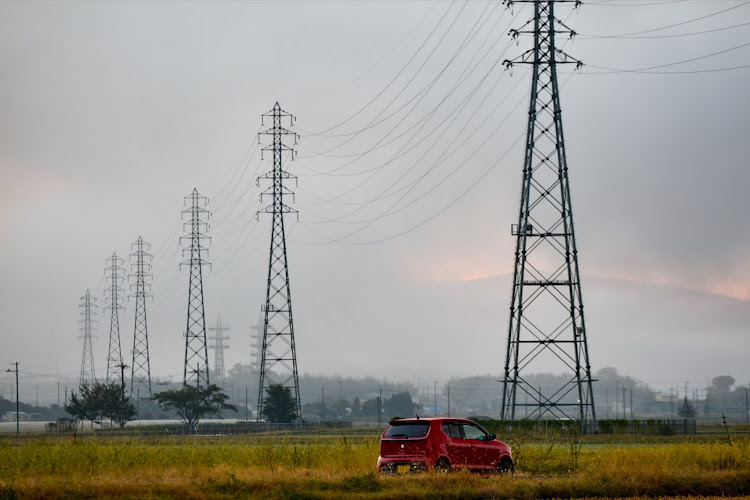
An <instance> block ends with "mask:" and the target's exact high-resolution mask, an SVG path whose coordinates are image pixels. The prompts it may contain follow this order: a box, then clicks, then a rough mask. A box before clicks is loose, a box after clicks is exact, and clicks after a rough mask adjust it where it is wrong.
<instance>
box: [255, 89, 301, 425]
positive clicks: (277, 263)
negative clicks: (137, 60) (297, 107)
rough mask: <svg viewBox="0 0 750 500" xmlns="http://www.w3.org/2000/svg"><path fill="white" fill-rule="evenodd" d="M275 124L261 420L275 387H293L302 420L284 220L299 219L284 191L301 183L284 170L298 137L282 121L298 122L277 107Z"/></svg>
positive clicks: (272, 114)
mask: <svg viewBox="0 0 750 500" xmlns="http://www.w3.org/2000/svg"><path fill="white" fill-rule="evenodd" d="M262 116H263V118H264V119H265V118H271V119H272V121H273V125H272V126H271V128H268V129H266V130H264V131H262V132H260V134H259V137H258V138H259V139H260V135H266V136H271V137H272V143H271V144H270V145H269V146H267V147H264V148H263V149H262V151H271V152H272V153H273V166H272V169H271V171H270V172H267V173H266V174H264V175H262V176H260V177H259V178H258V182H260V180H261V179H263V180H268V181H271V186H270V188H268V189H267V190H266V191H264V192H263V193H261V200H265V199H266V198H267V197H270V198H271V204H270V205H268V206H267V207H265V208H264V209H262V210H259V211H258V213H259V214H260V213H266V214H271V216H272V219H273V220H272V223H271V247H270V254H269V258H268V282H267V286H266V303H265V304H264V305H263V306H261V311H262V312H263V314H264V318H263V350H262V353H261V363H260V381H259V384H258V385H259V387H258V418H260V416H261V413H262V412H263V394H264V393H265V390H266V388H268V387H269V386H270V385H271V384H280V385H282V386H284V387H289V388H290V389H291V391H292V394H293V397H294V399H295V401H296V403H297V408H296V409H297V415H298V418H299V417H300V416H301V415H302V405H301V404H300V394H299V376H298V374H297V349H296V347H295V344H294V321H293V319H292V296H291V292H290V289H289V267H288V265H287V253H286V239H285V236H284V214H288V213H297V211H296V210H294V209H292V208H290V207H289V205H287V204H286V203H285V200H284V198H285V197H287V198H289V197H293V196H294V192H293V191H291V190H290V189H289V187H288V186H285V185H284V181H289V180H291V179H296V177H294V176H292V175H291V174H290V173H289V172H287V171H286V170H284V167H283V157H284V155H285V154H288V155H289V156H290V157H291V159H292V160H293V159H294V149H292V148H290V147H288V146H287V145H285V144H284V142H283V139H284V137H287V136H292V137H293V138H294V140H295V144H296V140H297V134H296V133H294V132H291V131H289V130H287V129H285V128H283V127H282V125H281V123H282V120H285V119H287V118H288V119H289V122H290V126H291V125H292V124H293V123H294V117H293V116H292V115H290V114H289V113H287V112H286V111H283V110H282V109H281V107H280V106H279V103H278V102H277V103H276V104H275V105H274V107H273V109H272V110H271V111H269V112H268V113H266V114H264V115H262Z"/></svg>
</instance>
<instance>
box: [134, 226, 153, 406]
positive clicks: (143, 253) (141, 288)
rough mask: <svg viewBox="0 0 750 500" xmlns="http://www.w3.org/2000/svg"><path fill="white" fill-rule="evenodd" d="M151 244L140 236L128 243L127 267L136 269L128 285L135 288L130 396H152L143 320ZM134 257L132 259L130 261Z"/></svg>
mask: <svg viewBox="0 0 750 500" xmlns="http://www.w3.org/2000/svg"><path fill="white" fill-rule="evenodd" d="M150 247H151V245H149V244H148V243H146V242H145V241H143V238H141V237H140V236H139V237H138V240H137V241H136V242H135V243H133V244H132V245H131V250H134V252H132V253H131V254H130V259H131V263H130V267H131V271H135V272H134V273H132V274H131V275H130V278H131V279H134V280H135V283H131V284H130V288H131V289H135V294H133V295H131V297H134V298H135V324H134V328H133V361H132V363H131V365H130V367H131V368H130V397H131V398H132V397H134V396H137V397H140V396H143V397H151V361H150V359H149V353H148V322H147V321H146V298H147V297H151V294H150V293H149V290H150V288H151V284H150V281H151V274H150V273H149V272H148V271H150V270H151V254H150V253H148V250H149V248H150ZM133 260H135V262H132V261H133Z"/></svg>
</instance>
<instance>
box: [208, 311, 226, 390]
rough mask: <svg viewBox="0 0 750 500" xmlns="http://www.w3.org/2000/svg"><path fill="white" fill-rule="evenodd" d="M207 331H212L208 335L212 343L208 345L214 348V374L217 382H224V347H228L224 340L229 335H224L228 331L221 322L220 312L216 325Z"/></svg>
mask: <svg viewBox="0 0 750 500" xmlns="http://www.w3.org/2000/svg"><path fill="white" fill-rule="evenodd" d="M208 331H210V332H214V334H213V335H211V336H210V337H209V340H212V341H213V344H211V345H209V346H208V347H210V348H211V349H214V375H216V378H217V379H218V380H217V382H218V383H219V384H223V383H224V377H225V371H224V349H228V348H229V346H228V345H227V344H225V343H224V341H225V340H229V336H227V335H224V332H228V331H229V327H228V326H224V325H223V324H222V323H221V314H219V315H218V317H217V318H216V326H215V327H214V328H209V329H208Z"/></svg>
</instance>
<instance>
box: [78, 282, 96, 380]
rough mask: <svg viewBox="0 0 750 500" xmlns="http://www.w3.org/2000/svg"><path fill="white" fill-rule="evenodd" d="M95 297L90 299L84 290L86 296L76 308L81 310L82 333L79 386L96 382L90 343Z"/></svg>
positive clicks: (94, 314) (92, 347) (94, 313)
mask: <svg viewBox="0 0 750 500" xmlns="http://www.w3.org/2000/svg"><path fill="white" fill-rule="evenodd" d="M94 302H96V297H92V296H91V294H90V293H89V291H88V289H86V295H84V296H83V297H81V305H80V306H78V307H79V308H80V309H81V320H80V321H79V323H81V331H82V332H83V335H82V338H83V356H82V357H81V378H80V380H79V384H80V385H90V386H93V385H94V382H96V373H95V371H94V346H93V343H92V341H91V339H92V338H93V334H92V330H93V328H92V326H93V317H94V316H96V312H95V311H94V309H96V304H95V303H94Z"/></svg>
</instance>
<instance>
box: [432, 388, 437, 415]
mask: <svg viewBox="0 0 750 500" xmlns="http://www.w3.org/2000/svg"><path fill="white" fill-rule="evenodd" d="M432 396H433V398H434V404H435V411H434V414H435V416H436V417H437V380H436V381H435V383H434V384H433V386H432Z"/></svg>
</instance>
